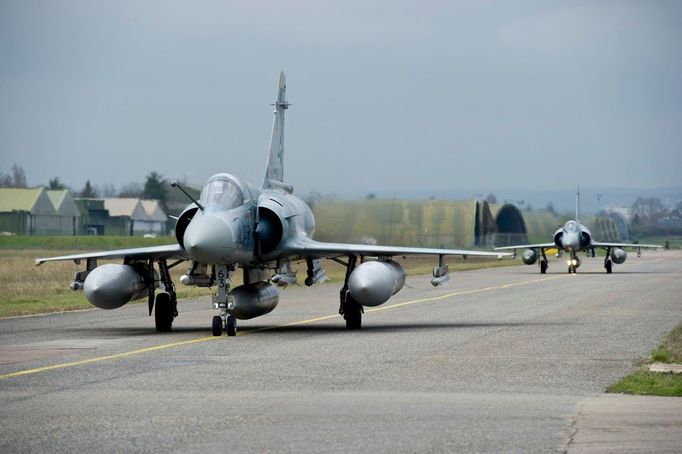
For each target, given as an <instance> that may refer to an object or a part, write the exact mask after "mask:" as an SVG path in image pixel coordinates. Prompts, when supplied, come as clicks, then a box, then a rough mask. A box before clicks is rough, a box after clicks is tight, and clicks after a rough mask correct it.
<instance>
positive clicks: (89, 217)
mask: <svg viewBox="0 0 682 454" xmlns="http://www.w3.org/2000/svg"><path fill="white" fill-rule="evenodd" d="M76 203H77V205H78V206H79V208H80V210H81V213H83V218H82V221H81V226H82V227H81V231H82V233H83V234H86V235H122V236H133V235H147V234H150V235H166V233H167V231H166V222H167V220H168V216H167V215H166V213H165V212H164V211H163V209H161V206H160V205H159V202H158V201H156V200H140V199H136V198H126V197H113V198H108V199H76Z"/></svg>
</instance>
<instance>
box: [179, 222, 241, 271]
mask: <svg viewBox="0 0 682 454" xmlns="http://www.w3.org/2000/svg"><path fill="white" fill-rule="evenodd" d="M183 243H184V246H185V250H186V251H187V252H188V253H189V255H190V256H191V257H192V258H193V259H194V260H196V261H198V262H201V263H206V264H212V265H218V264H226V263H228V262H229V261H230V255H231V254H232V253H233V252H234V249H235V238H234V233H233V231H232V228H231V227H230V225H229V224H228V223H227V222H225V220H223V219H221V218H219V217H217V216H211V215H199V216H196V217H195V218H194V219H193V220H192V222H190V223H189V225H188V226H187V230H186V231H185V236H184V239H183Z"/></svg>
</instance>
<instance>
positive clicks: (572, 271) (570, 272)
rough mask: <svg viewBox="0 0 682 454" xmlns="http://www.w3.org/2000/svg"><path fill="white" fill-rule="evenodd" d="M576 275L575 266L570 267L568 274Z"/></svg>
mask: <svg viewBox="0 0 682 454" xmlns="http://www.w3.org/2000/svg"><path fill="white" fill-rule="evenodd" d="M573 273H575V270H574V269H573V265H568V274H573Z"/></svg>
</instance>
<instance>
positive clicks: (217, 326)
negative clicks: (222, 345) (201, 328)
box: [213, 315, 223, 337]
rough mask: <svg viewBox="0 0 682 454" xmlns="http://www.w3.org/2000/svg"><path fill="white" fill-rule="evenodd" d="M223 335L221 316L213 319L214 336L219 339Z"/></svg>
mask: <svg viewBox="0 0 682 454" xmlns="http://www.w3.org/2000/svg"><path fill="white" fill-rule="evenodd" d="M222 333H223V319H222V318H220V315H216V316H215V317H213V335H214V336H216V337H218V336H220V335H221V334H222Z"/></svg>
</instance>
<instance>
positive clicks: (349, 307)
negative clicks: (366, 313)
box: [343, 295, 362, 329]
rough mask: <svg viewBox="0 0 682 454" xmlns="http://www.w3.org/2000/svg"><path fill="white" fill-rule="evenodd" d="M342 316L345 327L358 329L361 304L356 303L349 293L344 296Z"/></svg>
mask: <svg viewBox="0 0 682 454" xmlns="http://www.w3.org/2000/svg"><path fill="white" fill-rule="evenodd" d="M343 318H345V319H346V329H360V328H361V327H362V306H361V305H359V304H358V303H356V302H355V301H354V300H353V299H352V298H351V297H350V295H348V296H347V297H346V303H345V304H344V307H343Z"/></svg>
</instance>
